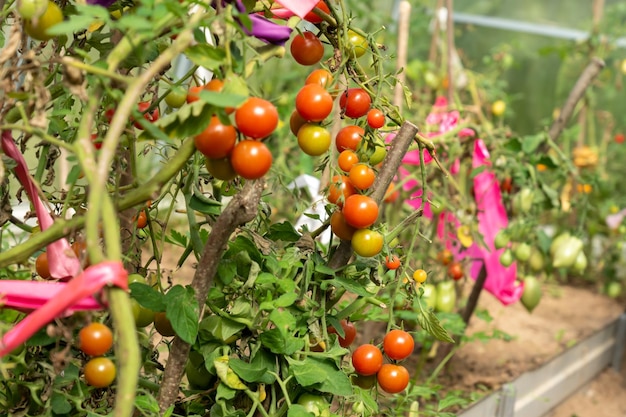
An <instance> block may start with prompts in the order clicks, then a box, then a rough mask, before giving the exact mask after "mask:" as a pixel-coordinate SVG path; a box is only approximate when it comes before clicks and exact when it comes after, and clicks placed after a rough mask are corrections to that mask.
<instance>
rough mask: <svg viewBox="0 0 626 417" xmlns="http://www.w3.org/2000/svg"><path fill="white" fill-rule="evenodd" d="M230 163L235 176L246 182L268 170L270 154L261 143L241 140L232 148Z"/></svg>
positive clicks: (259, 176) (270, 161)
mask: <svg viewBox="0 0 626 417" xmlns="http://www.w3.org/2000/svg"><path fill="white" fill-rule="evenodd" d="M230 162H231V164H232V165H233V169H234V170H235V172H236V173H237V174H239V175H240V176H242V177H243V178H245V179H247V180H255V179H258V178H261V177H262V176H264V175H265V174H266V173H267V172H268V171H269V170H270V168H271V166H272V153H271V152H270V150H269V149H268V148H267V146H265V144H264V143H263V142H258V141H255V140H242V141H241V142H239V143H238V144H237V145H235V147H234V148H233V151H232V153H231V154H230Z"/></svg>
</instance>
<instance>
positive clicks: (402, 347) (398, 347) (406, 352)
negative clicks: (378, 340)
mask: <svg viewBox="0 0 626 417" xmlns="http://www.w3.org/2000/svg"><path fill="white" fill-rule="evenodd" d="M414 348H415V341H414V340H413V336H411V335H410V334H409V333H408V332H405V331H404V330H399V329H394V330H392V331H390V332H389V333H387V334H386V335H385V338H384V339H383V350H384V351H385V355H387V357H388V358H389V359H394V360H398V361H400V360H402V359H406V358H408V357H409V356H411V354H412V353H413V349H414Z"/></svg>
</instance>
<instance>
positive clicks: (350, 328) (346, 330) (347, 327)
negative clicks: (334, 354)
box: [328, 320, 356, 348]
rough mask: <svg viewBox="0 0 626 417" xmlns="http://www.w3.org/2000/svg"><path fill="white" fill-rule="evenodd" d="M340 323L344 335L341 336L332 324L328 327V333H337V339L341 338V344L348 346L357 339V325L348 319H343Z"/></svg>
mask: <svg viewBox="0 0 626 417" xmlns="http://www.w3.org/2000/svg"><path fill="white" fill-rule="evenodd" d="M339 323H340V324H341V328H342V329H343V337H341V336H339V333H338V332H337V329H335V328H334V327H332V326H331V327H329V328H328V333H334V334H336V335H337V340H339V345H340V346H341V347H344V348H347V347H349V346H350V345H351V344H352V342H354V339H356V327H354V323H352V322H349V321H348V320H341V321H340V322H339Z"/></svg>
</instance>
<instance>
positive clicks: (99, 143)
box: [91, 133, 102, 149]
mask: <svg viewBox="0 0 626 417" xmlns="http://www.w3.org/2000/svg"><path fill="white" fill-rule="evenodd" d="M91 142H92V143H93V147H94V148H96V149H101V148H102V140H101V139H98V134H97V133H92V134H91Z"/></svg>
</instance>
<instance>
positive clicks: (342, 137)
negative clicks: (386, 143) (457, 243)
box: [335, 125, 365, 152]
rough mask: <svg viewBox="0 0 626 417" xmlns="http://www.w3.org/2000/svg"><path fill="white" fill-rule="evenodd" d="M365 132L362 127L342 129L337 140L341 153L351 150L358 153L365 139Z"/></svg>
mask: <svg viewBox="0 0 626 417" xmlns="http://www.w3.org/2000/svg"><path fill="white" fill-rule="evenodd" d="M364 134H365V130H363V128H362V127H360V126H356V125H349V126H346V127H344V128H342V129H341V130H340V131H339V132H338V133H337V137H336V138H335V146H337V150H338V151H339V152H342V151H345V150H346V149H351V150H353V151H356V150H357V148H358V147H359V144H360V143H361V140H362V139H363V135H364Z"/></svg>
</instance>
